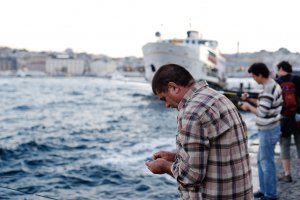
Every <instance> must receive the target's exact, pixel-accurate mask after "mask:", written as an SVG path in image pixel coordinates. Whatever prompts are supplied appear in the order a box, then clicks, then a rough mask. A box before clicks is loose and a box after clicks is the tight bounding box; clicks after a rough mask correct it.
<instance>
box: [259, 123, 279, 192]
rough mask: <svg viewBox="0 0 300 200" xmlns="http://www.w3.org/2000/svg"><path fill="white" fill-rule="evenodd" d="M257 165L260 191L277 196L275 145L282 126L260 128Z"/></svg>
mask: <svg viewBox="0 0 300 200" xmlns="http://www.w3.org/2000/svg"><path fill="white" fill-rule="evenodd" d="M258 137H259V149H258V153H257V166H258V177H259V187H260V192H262V193H264V195H265V196H266V197H270V198H277V178H276V165H275V159H274V156H275V145H276V143H277V142H278V140H279V137H280V126H279V125H278V126H276V127H274V128H271V129H267V130H259V132H258Z"/></svg>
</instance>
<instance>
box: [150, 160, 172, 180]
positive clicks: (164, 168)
mask: <svg viewBox="0 0 300 200" xmlns="http://www.w3.org/2000/svg"><path fill="white" fill-rule="evenodd" d="M145 164H146V166H147V167H148V169H149V170H150V171H151V172H152V173H153V174H164V173H168V174H170V175H171V176H172V172H171V165H172V163H171V162H169V161H167V160H165V159H162V158H157V159H156V160H153V161H150V160H148V161H147V162H146V163H145Z"/></svg>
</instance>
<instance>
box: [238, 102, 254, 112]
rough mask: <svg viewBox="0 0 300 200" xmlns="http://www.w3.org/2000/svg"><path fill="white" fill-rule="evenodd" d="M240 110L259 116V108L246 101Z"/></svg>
mask: <svg viewBox="0 0 300 200" xmlns="http://www.w3.org/2000/svg"><path fill="white" fill-rule="evenodd" d="M240 108H241V109H242V110H244V111H250V112H252V113H253V114H255V115H256V114H257V108H256V107H255V106H253V105H252V104H250V103H248V102H246V101H244V102H242V103H241V104H240Z"/></svg>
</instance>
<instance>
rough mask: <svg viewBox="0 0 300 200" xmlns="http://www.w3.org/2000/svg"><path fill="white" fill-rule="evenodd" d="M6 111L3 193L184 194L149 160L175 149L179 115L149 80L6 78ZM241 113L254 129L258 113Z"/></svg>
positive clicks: (0, 92) (1, 128) (2, 106)
mask: <svg viewBox="0 0 300 200" xmlns="http://www.w3.org/2000/svg"><path fill="white" fill-rule="evenodd" d="M0 111H1V112H0V133H1V134H0V199H101V200H102V199H103V200H106V199H116V200H117V199H120V200H125V199H145V200H150V199H153V200H157V199H162V200H168V199H170V200H171V199H178V197H179V196H178V193H177V184H176V182H175V180H173V178H171V177H170V176H169V175H153V174H151V173H150V172H149V171H148V169H147V168H146V167H145V161H146V160H148V159H151V156H152V154H153V153H155V152H156V151H159V150H168V151H173V150H175V135H176V115H177V113H176V110H174V109H166V108H165V106H164V104H163V103H162V102H160V101H159V99H158V98H156V97H155V96H153V95H152V91H151V88H150V85H149V83H146V82H142V81H135V80H110V79H101V78H95V77H94V78H93V77H75V78H74V77H73V78H71V77H70V78H66V77H64V78H62V77H61V78H52V77H43V78H1V79H0ZM242 115H243V117H244V119H245V121H246V123H247V125H248V127H249V133H250V135H251V133H254V132H255V129H256V128H255V124H254V122H253V118H252V117H251V116H250V115H248V114H245V113H243V114H242ZM250 139H251V137H250Z"/></svg>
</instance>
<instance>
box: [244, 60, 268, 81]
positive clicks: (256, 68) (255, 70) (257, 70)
mask: <svg viewBox="0 0 300 200" xmlns="http://www.w3.org/2000/svg"><path fill="white" fill-rule="evenodd" d="M248 73H252V74H255V75H256V76H259V75H260V74H261V75H262V76H263V77H264V78H269V75H270V71H269V68H268V67H267V66H266V65H265V64H264V63H254V64H252V65H251V66H250V67H249V69H248Z"/></svg>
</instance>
